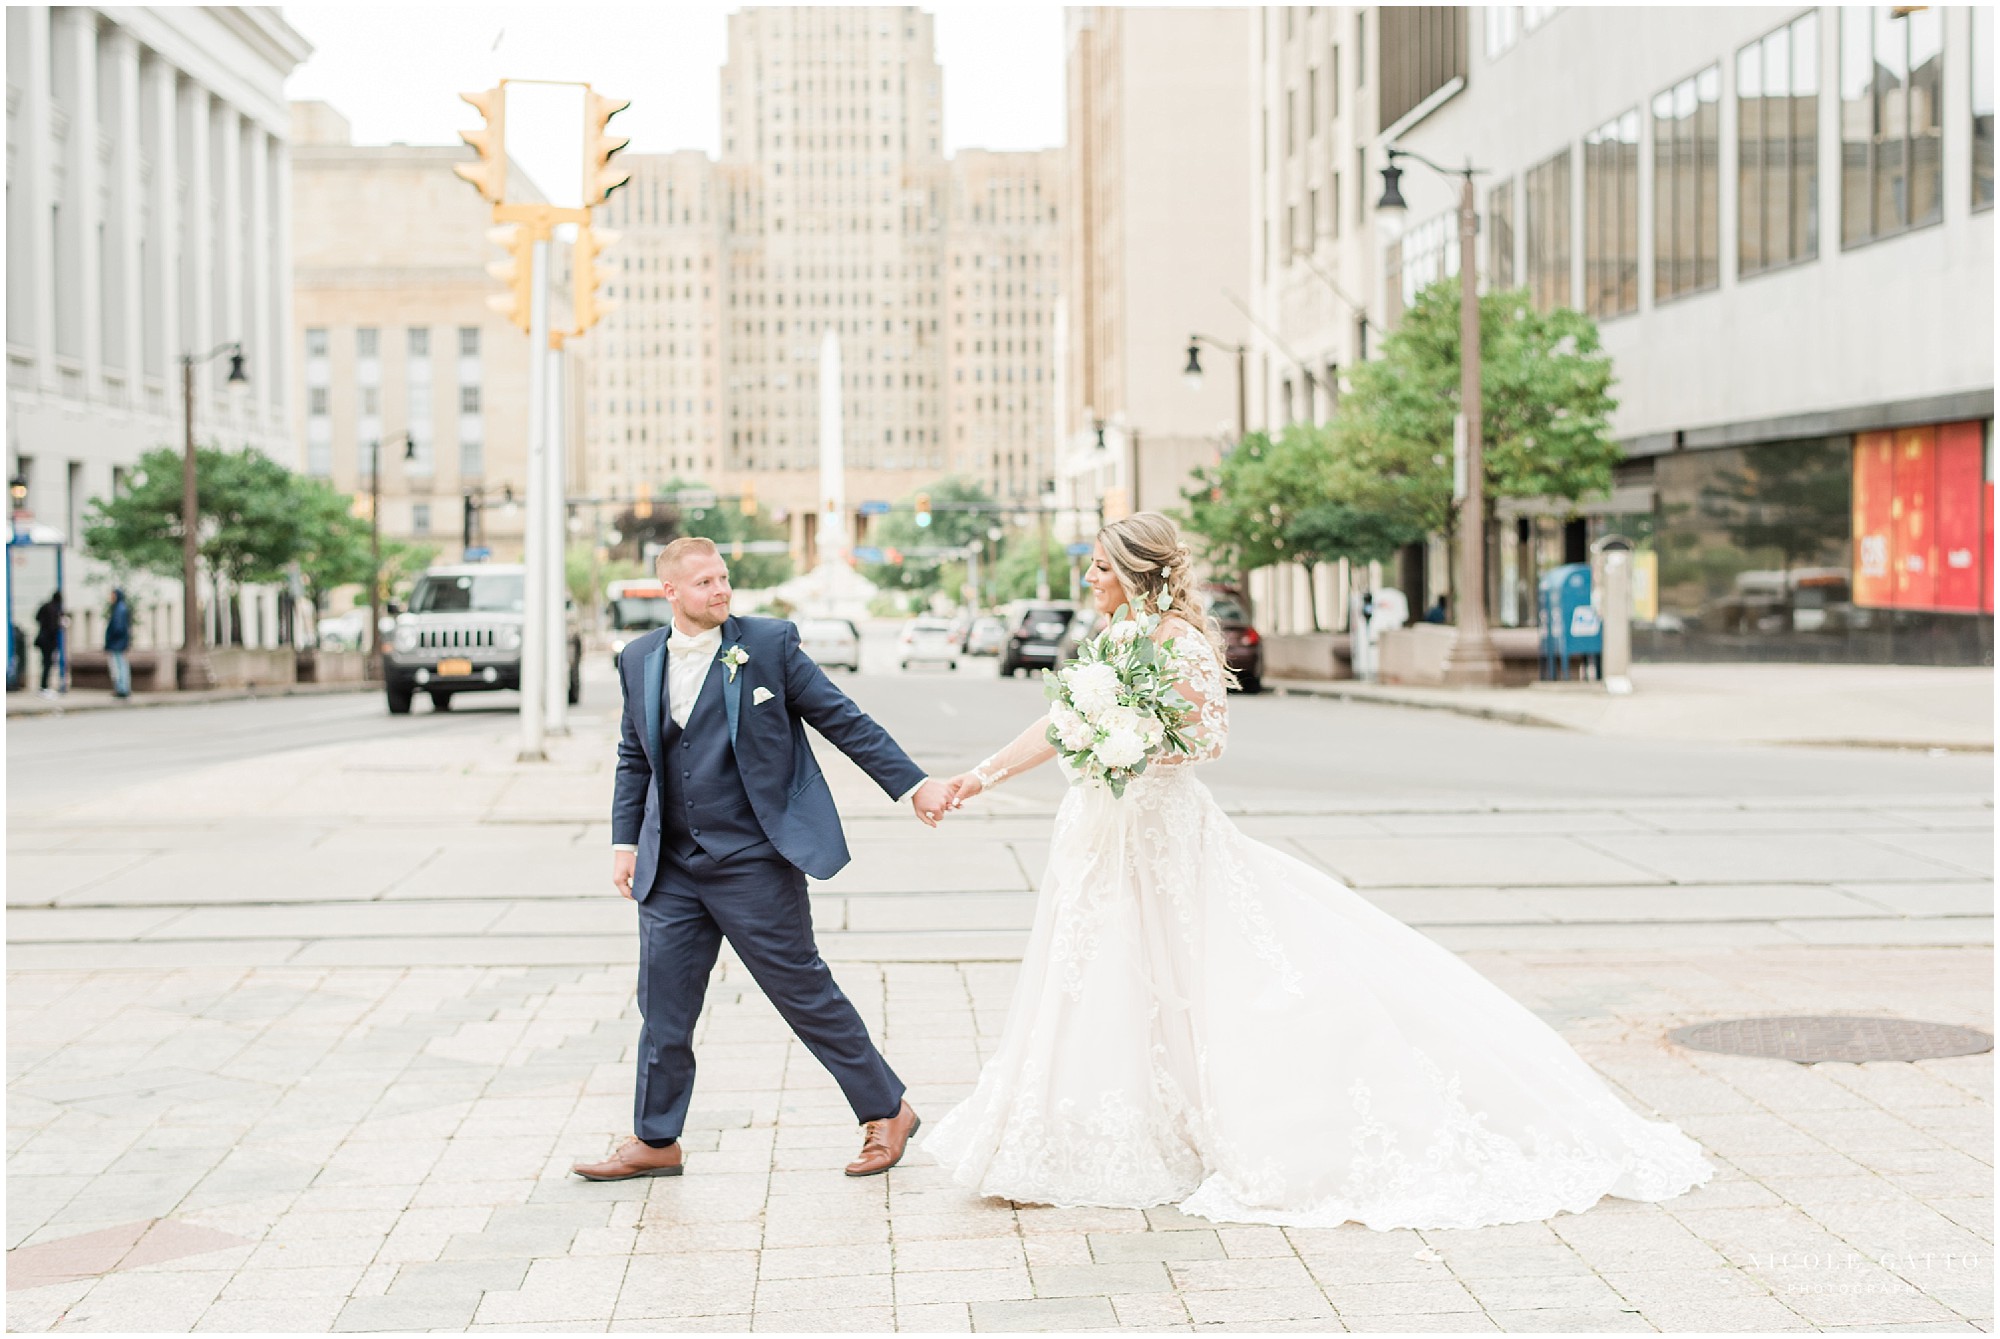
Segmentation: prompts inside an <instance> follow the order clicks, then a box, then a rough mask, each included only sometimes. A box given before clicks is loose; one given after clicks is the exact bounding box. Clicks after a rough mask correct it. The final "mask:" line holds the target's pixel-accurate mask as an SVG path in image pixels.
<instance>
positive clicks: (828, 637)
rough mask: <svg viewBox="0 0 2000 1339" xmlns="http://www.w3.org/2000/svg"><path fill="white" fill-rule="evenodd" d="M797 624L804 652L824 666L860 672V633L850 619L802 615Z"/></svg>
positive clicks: (852, 672) (851, 672)
mask: <svg viewBox="0 0 2000 1339" xmlns="http://www.w3.org/2000/svg"><path fill="white" fill-rule="evenodd" d="M798 625H799V645H800V646H801V647H803V648H804V649H805V653H806V654H807V655H809V656H811V657H812V658H813V659H814V660H815V661H817V662H819V663H820V664H821V665H823V666H825V667H826V668H827V669H834V668H836V667H838V668H840V669H844V670H846V671H848V672H849V673H850V674H858V673H860V671H861V633H860V630H859V629H857V628H856V627H855V626H854V625H853V624H852V623H850V622H848V621H847V620H846V619H844V618H802V619H799V620H798Z"/></svg>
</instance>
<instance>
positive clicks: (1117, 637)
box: [1105, 618, 1139, 646]
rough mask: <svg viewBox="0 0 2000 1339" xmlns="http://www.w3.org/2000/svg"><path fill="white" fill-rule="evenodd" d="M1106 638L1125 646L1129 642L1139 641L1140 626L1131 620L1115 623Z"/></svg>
mask: <svg viewBox="0 0 2000 1339" xmlns="http://www.w3.org/2000/svg"><path fill="white" fill-rule="evenodd" d="M1105 636H1107V637H1109V638H1110V639H1111V640H1112V641H1113V642H1116V643H1117V644H1118V645H1120V646H1123V645H1125V644H1126V643H1128V642H1133V641H1137V640H1138V638H1139V625H1138V624H1137V623H1134V622H1133V621H1132V620H1131V619H1129V618H1128V619H1124V620H1121V621H1120V622H1117V623H1113V624H1112V625H1111V630H1110V631H1109V632H1107V633H1106V634H1105Z"/></svg>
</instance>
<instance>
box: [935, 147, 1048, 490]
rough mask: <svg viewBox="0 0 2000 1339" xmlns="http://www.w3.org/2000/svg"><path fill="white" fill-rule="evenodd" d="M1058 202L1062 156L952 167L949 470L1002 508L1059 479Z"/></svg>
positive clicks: (967, 156) (982, 160) (997, 158)
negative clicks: (1055, 467) (1056, 470)
mask: <svg viewBox="0 0 2000 1339" xmlns="http://www.w3.org/2000/svg"><path fill="white" fill-rule="evenodd" d="M1061 195H1062V151H1061V150H1059V149H1045V150H1042V151H1041V152H1039V153H987V152H983V151H980V150H967V151H965V152H963V153H960V154H958V155H957V156H956V157H954V158H953V159H952V161H951V216H950V225H949V226H950V241H949V242H948V244H947V251H948V253H949V256H950V265H949V267H948V270H947V284H946V296H945V310H946V312H947V315H948V318H949V324H948V326H947V331H948V335H949V340H950V350H949V352H948V354H947V361H948V366H949V368H950V374H951V380H950V384H949V387H948V389H949V391H950V396H951V399H950V412H949V418H948V419H947V452H946V463H947V465H948V466H949V468H950V469H951V471H952V473H954V474H959V475H963V476H965V477H967V478H970V479H974V480H977V481H978V482H979V483H980V484H981V485H982V486H983V487H984V488H985V489H986V491H987V492H988V493H990V494H992V495H993V496H994V497H996V498H998V499H1000V500H1002V501H1006V502H1013V503H1027V502H1034V501H1035V500H1036V499H1038V498H1039V497H1040V496H1041V494H1042V492H1043V491H1044V488H1045V487H1046V486H1047V485H1048V484H1049V483H1050V481H1051V478H1052V470H1051V466H1052V463H1053V461H1052V456H1053V446H1054V442H1055V430H1056V429H1055V424H1056V419H1055V414H1056V375H1055V373H1056V319H1057V314H1058V311H1059V304H1060V300H1061V294H1062V232H1061V228H1062V225H1061V221H1060V219H1061V212H1060V203H1059V202H1060V198H1061Z"/></svg>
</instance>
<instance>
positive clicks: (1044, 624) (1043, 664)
mask: <svg viewBox="0 0 2000 1339" xmlns="http://www.w3.org/2000/svg"><path fill="white" fill-rule="evenodd" d="M1075 617H1076V606H1075V605H1073V604H1071V603H1069V602H1068V601H1066V600H1046V601H1045V600H1028V601H1023V602H1020V603H1017V604H1012V605H1009V606H1008V607H1007V614H1006V620H1005V621H1006V624H1007V642H1006V645H1004V646H1003V647H1001V649H1000V673H1001V675H1002V676H1003V677H1004V676H1007V675H1010V674H1013V673H1014V672H1015V671H1016V670H1024V669H1054V668H1055V667H1056V666H1057V665H1059V664H1061V663H1062V641H1063V634H1064V633H1065V632H1067V631H1068V630H1069V624H1070V620H1071V619H1073V618H1075Z"/></svg>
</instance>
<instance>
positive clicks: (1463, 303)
mask: <svg viewBox="0 0 2000 1339" xmlns="http://www.w3.org/2000/svg"><path fill="white" fill-rule="evenodd" d="M1388 154H1389V162H1388V165H1387V166H1386V167H1384V168H1383V169H1382V198H1381V200H1380V201H1378V202H1377V203H1376V206H1375V209H1376V212H1377V213H1378V214H1386V215H1388V216H1389V218H1390V219H1391V220H1392V221H1393V220H1396V219H1398V218H1400V217H1401V216H1402V212H1403V211H1404V210H1406V209H1407V208H1408V205H1407V204H1405V202H1404V200H1403V192H1402V188H1401V182H1402V177H1403V171H1402V169H1401V168H1399V167H1397V166H1396V160H1397V159H1399V158H1408V159H1411V160H1413V161H1415V162H1419V163H1422V164H1423V165H1424V166H1425V167H1427V168H1429V169H1431V171H1433V172H1436V173H1439V174H1440V175H1442V176H1447V177H1457V178H1459V181H1460V186H1459V197H1458V349H1459V355H1458V363H1459V382H1458V405H1459V419H1460V422H1461V424H1462V429H1461V430H1462V431H1463V432H1464V434H1465V491H1464V493H1463V494H1462V495H1461V496H1460V497H1459V500H1458V533H1459V543H1458V582H1457V586H1458V589H1457V591H1456V593H1455V598H1454V599H1453V601H1452V602H1453V603H1454V604H1456V605H1457V606H1458V617H1457V624H1458V636H1456V637H1454V638H1453V639H1452V644H1451V649H1450V650H1449V651H1447V652H1446V653H1445V659H1444V681H1445V682H1446V683H1448V684H1455V685H1459V686H1466V687H1470V686H1476V685H1481V684H1492V683H1497V682H1499V679H1500V655H1499V652H1498V651H1496V650H1495V649H1494V646H1493V630H1492V628H1491V627H1490V626H1489V625H1488V624H1487V621H1486V466H1485V449H1484V447H1485V443H1484V442H1483V440H1482V438H1481V431H1482V429H1481V423H1480V409H1481V407H1482V406H1481V399H1482V393H1481V389H1480V347H1479V343H1480V340H1479V213H1478V209H1477V201H1476V199H1475V197H1474V192H1473V180H1472V179H1473V176H1474V175H1475V174H1476V173H1477V172H1478V171H1479V169H1478V168H1475V167H1472V166H1470V165H1469V164H1468V165H1467V166H1465V167H1462V168H1448V167H1439V166H1438V165H1437V164H1436V163H1433V162H1431V161H1430V160H1429V159H1428V158H1424V157H1422V156H1421V155H1418V154H1414V153H1411V152H1410V151H1409V150H1408V149H1397V148H1393V147H1392V148H1390V149H1389V151H1388Z"/></svg>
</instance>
